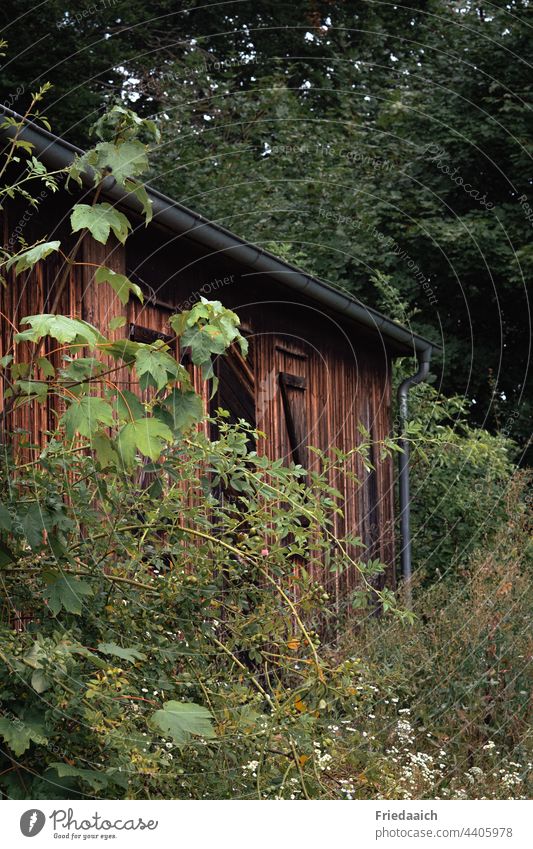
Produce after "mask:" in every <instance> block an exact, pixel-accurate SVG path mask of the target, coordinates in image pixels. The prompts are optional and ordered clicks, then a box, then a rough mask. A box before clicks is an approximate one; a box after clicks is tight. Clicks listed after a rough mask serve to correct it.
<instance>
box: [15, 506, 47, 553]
mask: <svg viewBox="0 0 533 849" xmlns="http://www.w3.org/2000/svg"><path fill="white" fill-rule="evenodd" d="M18 519H19V521H20V523H21V525H22V529H23V531H24V536H25V537H26V539H27V541H28V543H29V545H30V547H31V548H33V549H35V548H39V546H40V545H42V542H43V531H50V530H52V527H53V524H54V522H53V518H52V515H51V514H50V512H49V511H48V510H47V508H46V507H45V506H44V504H40V503H39V502H37V501H35V502H33V503H32V504H29V505H27V506H26V505H24V506H23V507H22V508H21V510H20V513H19V515H18Z"/></svg>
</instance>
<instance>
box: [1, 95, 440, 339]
mask: <svg viewBox="0 0 533 849" xmlns="http://www.w3.org/2000/svg"><path fill="white" fill-rule="evenodd" d="M2 112H3V113H4V114H5V115H6V116H8V117H11V118H15V119H16V120H21V116H20V115H18V114H17V113H16V112H13V111H12V110H11V109H8V108H7V107H5V106H2V107H0V114H2ZM3 132H4V133H5V134H7V135H10V136H13V134H14V130H13V128H7V129H4V130H3ZM21 138H23V139H24V140H25V141H29V142H31V144H33V145H34V147H35V150H36V152H37V153H38V154H39V156H40V157H42V159H43V160H44V161H45V162H46V164H47V165H48V166H49V167H51V168H53V169H57V170H60V169H62V168H66V167H67V166H68V165H70V163H71V162H72V160H73V159H74V157H75V156H76V155H78V154H82V153H83V151H82V150H81V149H80V148H78V147H75V146H74V145H72V144H70V143H69V142H67V141H65V140H64V139H62V138H59V137H58V136H55V135H54V134H53V133H50V132H48V131H47V130H45V129H43V128H41V127H39V126H38V125H37V124H34V123H33V122H31V121H26V124H25V126H24V128H23V130H22V131H21ZM106 182H107V185H105V186H104V194H105V195H106V196H107V197H109V198H111V199H113V200H114V201H115V202H116V203H119V204H120V205H121V206H124V207H126V208H127V209H129V210H131V211H132V212H134V213H135V214H141V213H142V207H141V204H140V203H139V201H138V200H137V198H136V197H135V196H134V195H133V194H132V193H129V192H126V191H125V190H124V189H122V188H121V187H120V186H118V185H117V184H116V182H115V181H114V180H113V178H112V177H109V178H108V180H107V181H106ZM87 184H88V185H89V184H90V177H89V175H87ZM147 191H148V195H149V197H150V200H151V201H152V205H153V221H154V223H157V224H159V225H161V226H163V227H166V228H168V229H169V230H171V231H173V232H178V233H180V234H183V235H186V236H187V238H190V239H192V240H194V241H195V242H198V243H199V244H201V245H202V246H204V247H208V248H210V249H211V250H213V251H215V252H222V251H223V252H225V253H230V254H231V256H232V257H234V258H235V259H236V260H237V261H238V262H241V263H242V264H243V265H245V266H247V267H248V268H250V269H253V272H254V273H264V274H267V275H268V276H270V277H272V278H274V279H275V280H277V281H279V282H281V283H283V284H284V285H286V286H289V287H290V288H292V289H294V290H295V291H298V292H300V293H301V294H305V295H307V296H308V297H310V298H311V299H313V300H315V301H317V302H318V303H321V304H323V305H324V306H325V307H327V308H328V309H331V310H332V311H334V312H337V313H341V314H342V315H345V316H347V317H348V318H350V319H352V320H353V321H355V322H356V323H359V324H362V325H364V326H365V327H367V328H369V329H370V330H372V331H374V332H376V333H379V334H381V335H382V336H383V337H385V338H386V339H388V340H390V341H391V342H392V343H393V344H395V345H396V347H400V348H403V349H404V354H405V355H408V354H409V353H411V354H417V355H420V354H422V353H423V352H430V351H431V350H441V347H440V345H438V344H436V343H434V342H431V341H430V340H429V339H425V338H424V337H423V336H420V335H419V334H417V333H413V332H412V331H410V330H408V329H407V328H406V327H403V326H402V325H401V324H397V323H396V322H394V321H392V319H390V318H387V317H386V316H385V315H383V314H382V313H380V312H379V311H378V310H375V309H373V308H371V307H367V306H365V305H364V304H363V303H361V301H359V300H358V299H357V298H355V297H354V296H352V295H346V294H344V293H343V292H341V291H339V290H338V289H335V288H334V287H333V286H331V285H330V284H329V283H326V282H324V281H322V280H319V279H318V278H315V277H312V276H311V275H310V274H308V273H307V272H305V271H302V270H301V269H299V268H297V267H296V266H292V265H290V264H289V263H287V262H285V261H284V260H282V259H280V258H279V257H277V256H275V255H274V254H272V253H270V252H269V251H266V250H264V249H263V248H260V247H257V246H255V245H253V244H251V243H250V242H247V241H245V240H244V239H241V238H240V237H239V236H237V235H235V234H234V233H231V232H230V231H229V230H226V229H225V228H224V227H221V226H220V225H219V224H216V223H214V222H212V221H209V219H207V218H204V216H202V215H200V214H199V213H196V212H193V211H192V210H190V209H188V208H187V207H185V206H183V205H182V204H180V203H178V202H177V201H174V200H172V199H171V198H169V197H167V196H166V195H164V194H162V193H161V192H159V191H157V190H156V189H151V188H149V187H148V186H147Z"/></svg>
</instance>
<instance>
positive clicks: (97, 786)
mask: <svg viewBox="0 0 533 849" xmlns="http://www.w3.org/2000/svg"><path fill="white" fill-rule="evenodd" d="M48 770H50V771H52V770H53V771H54V772H55V773H56V774H57V775H58V776H59V778H79V779H80V780H81V781H85V782H87V784H88V785H89V786H90V787H91V788H92V789H93V790H94V791H95V792H98V791H100V790H103V789H104V788H105V787H108V786H109V785H110V784H113V783H114V784H120V785H122V786H125V776H120V774H117V775H115V774H114V773H113V772H110V773H109V774H108V773H107V772H98V770H94V769H80V768H79V767H77V766H71V765H70V764H66V763H62V762H61V761H58V762H56V763H51V764H49V765H48Z"/></svg>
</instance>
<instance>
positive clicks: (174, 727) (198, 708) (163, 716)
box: [152, 701, 215, 745]
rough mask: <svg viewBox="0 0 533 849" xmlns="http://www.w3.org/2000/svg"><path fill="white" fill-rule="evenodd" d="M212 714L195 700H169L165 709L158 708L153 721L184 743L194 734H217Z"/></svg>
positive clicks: (203, 735) (212, 735) (209, 735)
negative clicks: (195, 702)
mask: <svg viewBox="0 0 533 849" xmlns="http://www.w3.org/2000/svg"><path fill="white" fill-rule="evenodd" d="M212 718H213V717H212V714H211V713H210V712H209V711H208V710H207V708H205V707H202V705H196V704H194V703H193V702H174V701H171V702H167V703H166V704H165V706H164V708H163V710H156V712H155V713H154V715H153V717H152V721H153V722H154V723H155V725H156V726H157V727H158V728H159V729H160V730H161V731H162V732H163V734H168V735H170V736H171V737H172V739H173V740H174V741H175V742H176V743H178V744H180V745H182V744H184V743H188V742H189V740H190V738H191V736H192V735H193V734H194V735H196V736H198V737H207V738H208V739H210V738H213V737H214V736H215V732H214V729H213V725H212V722H211V720H212Z"/></svg>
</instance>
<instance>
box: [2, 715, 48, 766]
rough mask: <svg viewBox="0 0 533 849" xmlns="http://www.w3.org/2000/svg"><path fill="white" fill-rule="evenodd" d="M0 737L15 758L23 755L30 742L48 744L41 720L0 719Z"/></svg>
mask: <svg viewBox="0 0 533 849" xmlns="http://www.w3.org/2000/svg"><path fill="white" fill-rule="evenodd" d="M0 736H1V737H2V738H3V740H4V741H5V742H6V743H7V745H8V746H9V748H10V749H11V750H12V752H13V753H14V754H15V756H16V757H20V755H22V754H24V752H25V751H26V749H29V747H30V744H31V742H34V743H37V744H38V745H41V746H44V745H46V743H48V738H47V737H46V736H45V728H44V724H43V722H42V720H40V719H36V718H33V717H32V718H31V719H30V718H27V719H19V718H18V717H17V718H16V719H4V718H2V719H0Z"/></svg>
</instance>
